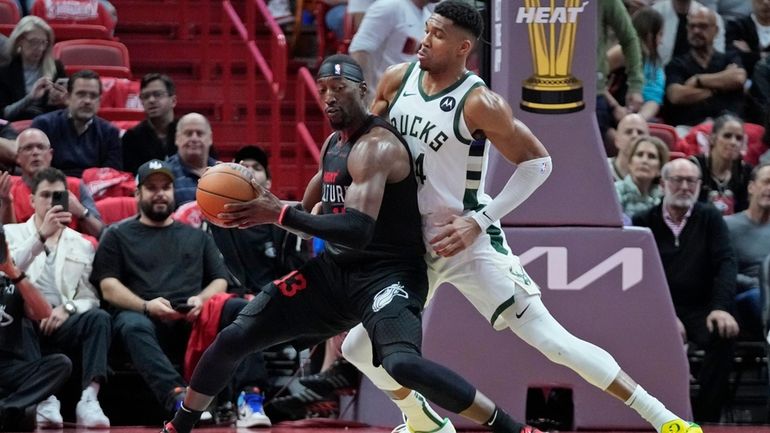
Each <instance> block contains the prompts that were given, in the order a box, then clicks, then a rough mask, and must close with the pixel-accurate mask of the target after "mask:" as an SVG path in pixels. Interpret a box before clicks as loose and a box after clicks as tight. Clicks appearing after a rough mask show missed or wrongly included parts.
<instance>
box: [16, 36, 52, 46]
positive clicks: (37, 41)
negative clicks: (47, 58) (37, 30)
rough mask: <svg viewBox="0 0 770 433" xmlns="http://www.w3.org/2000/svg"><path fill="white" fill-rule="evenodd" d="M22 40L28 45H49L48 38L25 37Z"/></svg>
mask: <svg viewBox="0 0 770 433" xmlns="http://www.w3.org/2000/svg"><path fill="white" fill-rule="evenodd" d="M22 41H23V42H24V43H25V44H27V45H29V46H31V47H42V46H47V45H48V39H27V38H24V39H22Z"/></svg>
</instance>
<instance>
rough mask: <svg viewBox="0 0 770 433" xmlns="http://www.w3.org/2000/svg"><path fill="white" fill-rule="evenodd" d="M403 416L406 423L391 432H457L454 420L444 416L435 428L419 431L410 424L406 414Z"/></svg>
mask: <svg viewBox="0 0 770 433" xmlns="http://www.w3.org/2000/svg"><path fill="white" fill-rule="evenodd" d="M401 416H402V417H403V418H404V423H403V424H401V425H399V426H397V427H396V428H394V429H393V431H392V432H390V433H457V431H456V430H455V426H454V425H453V424H452V421H450V420H449V418H444V420H443V421H442V422H441V425H440V426H438V428H436V429H434V430H428V431H419V430H415V429H413V428H412V427H411V426H410V425H409V421H408V420H407V419H406V416H405V415H403V414H402V415H401Z"/></svg>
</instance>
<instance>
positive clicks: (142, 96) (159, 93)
mask: <svg viewBox="0 0 770 433" xmlns="http://www.w3.org/2000/svg"><path fill="white" fill-rule="evenodd" d="M166 96H168V92H164V91H162V90H156V91H154V92H142V93H140V94H139V99H141V100H142V101H146V100H148V99H150V98H155V99H160V98H165V97H166Z"/></svg>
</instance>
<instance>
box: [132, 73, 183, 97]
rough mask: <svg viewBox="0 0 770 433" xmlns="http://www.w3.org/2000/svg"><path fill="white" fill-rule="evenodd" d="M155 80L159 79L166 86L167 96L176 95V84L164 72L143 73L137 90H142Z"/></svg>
mask: <svg viewBox="0 0 770 433" xmlns="http://www.w3.org/2000/svg"><path fill="white" fill-rule="evenodd" d="M155 80H160V82H162V83H163V85H164V86H166V93H168V96H174V95H176V86H175V85H174V81H173V80H172V79H171V77H169V76H168V75H166V74H159V73H157V72H150V73H149V74H145V75H144V77H142V81H141V82H140V83H139V90H144V88H145V87H147V86H148V85H149V84H150V83H152V82H153V81H155Z"/></svg>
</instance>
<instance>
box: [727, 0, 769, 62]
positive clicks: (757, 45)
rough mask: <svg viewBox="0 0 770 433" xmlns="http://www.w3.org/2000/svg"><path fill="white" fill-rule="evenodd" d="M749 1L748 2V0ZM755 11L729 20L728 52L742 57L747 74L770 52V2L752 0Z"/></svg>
mask: <svg viewBox="0 0 770 433" xmlns="http://www.w3.org/2000/svg"><path fill="white" fill-rule="evenodd" d="M747 3H748V2H747ZM752 4H753V12H752V13H751V14H750V15H745V16H741V17H739V18H736V19H735V20H730V21H728V22H727V32H726V33H725V38H726V42H727V52H728V53H733V54H737V55H738V56H740V58H741V62H742V63H743V67H744V68H746V74H747V75H748V76H749V77H750V76H751V74H753V73H754V65H755V64H756V63H757V62H758V61H759V60H761V59H763V58H765V57H767V55H768V54H769V53H770V2H767V1H765V0H752Z"/></svg>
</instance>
